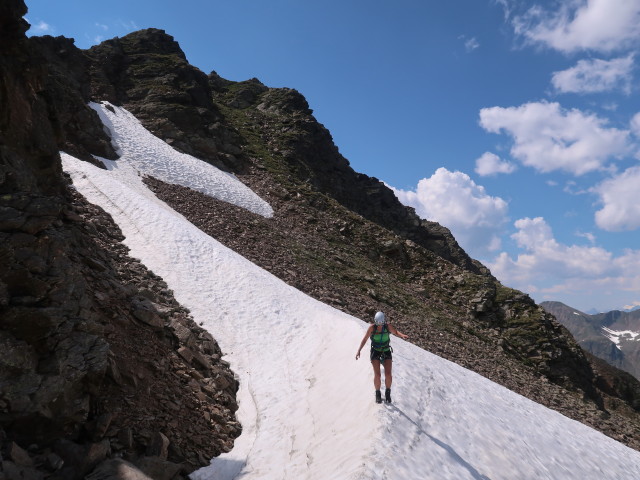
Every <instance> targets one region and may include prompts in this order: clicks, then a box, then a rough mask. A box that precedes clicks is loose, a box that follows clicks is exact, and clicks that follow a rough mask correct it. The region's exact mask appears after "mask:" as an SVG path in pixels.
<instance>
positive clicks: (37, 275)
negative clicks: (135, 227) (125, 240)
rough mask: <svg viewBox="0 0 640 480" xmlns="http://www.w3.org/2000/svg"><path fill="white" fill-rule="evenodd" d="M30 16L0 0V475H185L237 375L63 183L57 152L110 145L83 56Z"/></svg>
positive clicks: (228, 425) (232, 426) (227, 405)
mask: <svg viewBox="0 0 640 480" xmlns="http://www.w3.org/2000/svg"><path fill="white" fill-rule="evenodd" d="M25 13H26V7H25V4H24V3H23V2H22V1H13V0H10V1H5V2H2V4H0V105H2V109H1V110H0V459H1V460H2V462H1V468H0V477H1V476H3V475H4V476H5V477H6V478H43V477H47V478H60V479H74V478H84V476H85V475H86V474H88V473H89V472H90V471H91V470H92V469H93V468H94V467H96V466H97V465H99V464H100V463H101V462H103V461H104V460H105V459H107V458H109V457H111V456H118V457H125V458H126V459H127V460H128V461H129V462H131V464H132V465H135V467H136V468H139V469H140V471H142V472H158V471H161V470H162V471H165V472H173V475H172V477H173V478H184V475H186V473H188V472H190V471H192V470H193V469H194V468H196V467H198V466H202V465H206V464H208V463H209V459H210V458H211V457H213V456H215V455H218V454H220V453H221V452H222V451H227V450H229V449H230V448H231V446H232V443H233V439H234V438H235V437H236V436H237V435H238V434H239V432H240V426H239V425H238V424H237V423H235V418H234V412H235V410H236V409H237V405H236V403H235V392H236V389H237V382H236V381H235V379H234V376H233V374H232V373H231V372H230V370H229V369H228V365H227V364H225V363H224V362H223V361H222V360H220V356H221V352H220V350H219V348H218V346H217V344H216V342H215V340H214V339H213V338H212V337H211V336H210V335H208V334H207V333H206V332H205V331H203V330H202V329H201V328H199V327H198V326H197V325H195V324H194V322H193V320H192V319H191V318H190V316H189V314H188V312H187V311H186V310H185V309H184V308H182V307H180V306H179V305H178V304H177V302H176V301H175V300H174V299H173V296H172V294H171V292H170V291H168V290H167V286H166V284H164V282H162V279H160V278H158V277H156V276H155V275H153V274H152V273H151V272H148V271H147V270H146V268H144V267H143V266H142V265H140V264H139V263H138V262H136V261H134V260H133V259H131V258H129V257H128V256H127V251H126V248H125V247H123V246H122V245H121V244H120V241H121V240H122V235H121V233H120V232H119V230H118V229H117V227H116V226H115V225H114V224H113V222H112V221H111V219H110V217H108V216H107V215H106V214H104V212H102V211H101V210H99V209H97V208H95V207H93V206H91V205H88V204H87V203H86V202H85V201H84V200H83V199H82V198H81V197H79V196H78V195H77V194H76V193H75V192H74V191H73V190H72V189H69V187H68V182H67V179H66V178H65V177H64V176H63V175H62V171H61V165H60V158H59V155H58V151H59V150H61V149H64V150H67V151H69V152H71V153H74V154H75V155H78V156H80V157H82V158H86V159H91V156H90V154H94V155H100V156H105V157H112V158H113V157H114V156H115V152H114V151H113V148H112V147H111V143H110V139H109V138H108V137H107V136H106V134H105V133H104V130H103V127H102V125H101V123H100V122H99V119H98V117H97V115H96V114H95V113H94V112H93V111H92V110H91V109H89V108H88V107H87V106H86V101H87V100H88V98H89V94H90V89H89V83H88V81H87V79H88V70H87V65H88V63H87V61H86V58H85V57H84V54H82V53H81V52H80V51H79V50H77V49H76V48H75V47H74V46H73V44H72V42H71V41H69V40H67V39H63V38H56V39H53V38H50V37H49V38H42V39H35V38H34V39H29V40H28V39H26V38H25V36H24V32H25V30H26V29H27V27H28V25H27V24H26V22H25V21H24V20H23V19H22V17H23V15H24V14H25ZM140 355H142V358H143V360H141V357H140ZM158 439H161V440H162V441H160V443H159V444H158ZM158 445H159V447H158ZM27 447H28V449H27ZM151 476H152V477H153V478H158V477H157V476H156V475H155V474H153V475H151ZM166 478H169V477H166Z"/></svg>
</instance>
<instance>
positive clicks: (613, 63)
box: [551, 55, 634, 94]
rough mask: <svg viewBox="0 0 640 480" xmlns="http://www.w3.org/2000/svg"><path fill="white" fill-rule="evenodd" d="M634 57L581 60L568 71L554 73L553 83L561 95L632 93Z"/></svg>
mask: <svg viewBox="0 0 640 480" xmlns="http://www.w3.org/2000/svg"><path fill="white" fill-rule="evenodd" d="M633 63H634V62H633V55H628V56H626V57H620V58H613V59H611V60H601V59H598V58H594V59H590V60H579V61H578V63H577V64H576V65H575V66H574V67H571V68H569V69H567V70H562V71H558V72H553V74H552V77H551V83H552V84H553V86H554V88H555V89H556V90H557V91H558V92H561V93H595V92H606V91H611V90H615V89H621V90H622V91H624V92H625V93H627V94H629V93H631V80H632V78H633V73H632V71H633Z"/></svg>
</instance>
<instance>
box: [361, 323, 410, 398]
mask: <svg viewBox="0 0 640 480" xmlns="http://www.w3.org/2000/svg"><path fill="white" fill-rule="evenodd" d="M373 321H374V324H373V325H371V326H370V327H369V328H368V329H367V333H365V335H364V338H363V339H362V342H360V348H359V349H358V353H356V360H358V358H360V351H361V350H362V347H364V344H365V343H367V338H370V339H371V355H370V358H371V365H372V366H373V386H374V387H375V389H376V403H382V395H381V394H380V383H381V382H380V363H382V364H383V365H384V386H385V387H386V390H385V392H384V400H385V402H387V403H391V381H392V378H391V362H392V358H391V352H393V349H392V348H391V347H390V346H389V341H390V337H391V334H392V333H393V334H394V335H397V336H398V337H401V338H409V337H408V336H407V335H404V334H403V333H400V332H399V331H398V330H397V329H396V327H394V326H393V325H389V324H388V323H387V319H386V317H385V315H384V313H382V312H377V313H376V315H375V317H374V318H373Z"/></svg>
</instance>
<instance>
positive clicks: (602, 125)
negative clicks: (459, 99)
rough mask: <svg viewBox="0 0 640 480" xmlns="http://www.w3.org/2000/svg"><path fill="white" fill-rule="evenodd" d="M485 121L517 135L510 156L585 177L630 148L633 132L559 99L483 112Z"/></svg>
mask: <svg viewBox="0 0 640 480" xmlns="http://www.w3.org/2000/svg"><path fill="white" fill-rule="evenodd" d="M480 125H481V126H482V127H483V128H484V129H485V130H487V131H488V132H492V133H501V132H502V131H504V132H506V133H507V134H509V135H510V136H511V137H512V138H513V146H512V148H511V155H512V156H513V157H514V158H516V159H518V160H519V161H521V162H522V163H523V164H524V165H527V166H530V167H533V168H535V169H536V170H539V171H541V172H551V171H554V170H564V171H567V172H570V173H573V174H575V175H582V174H585V173H587V172H590V171H593V170H603V169H605V168H606V165H607V162H609V161H610V160H611V159H612V158H614V157H621V156H623V155H624V154H626V153H627V152H628V151H629V149H630V144H629V139H628V137H629V132H628V131H626V130H619V129H617V128H611V127H607V121H606V120H605V119H602V118H599V117H597V116H596V115H593V114H588V113H584V112H582V111H580V110H577V109H572V110H565V109H563V108H562V107H561V106H560V105H559V104H558V103H549V102H531V103H526V104H524V105H521V106H519V107H508V108H503V107H491V108H483V109H482V110H480Z"/></svg>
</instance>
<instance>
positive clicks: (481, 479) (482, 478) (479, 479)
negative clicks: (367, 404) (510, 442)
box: [387, 404, 491, 480]
mask: <svg viewBox="0 0 640 480" xmlns="http://www.w3.org/2000/svg"><path fill="white" fill-rule="evenodd" d="M387 407H388V408H389V409H390V410H393V411H396V412H398V413H399V414H400V415H402V416H403V417H404V418H406V419H407V420H409V421H410V422H411V423H412V424H413V425H414V426H415V427H416V430H417V431H418V433H419V434H420V435H424V436H425V437H427V438H429V439H430V440H431V441H432V442H433V443H435V444H436V445H438V446H439V447H440V448H442V449H443V450H445V451H446V452H447V453H448V454H449V455H450V456H451V458H453V460H454V461H455V462H456V463H458V464H460V465H462V466H463V467H464V468H466V469H467V470H468V471H469V473H470V474H471V475H473V478H474V480H491V479H490V478H489V477H487V476H486V475H483V474H481V473H480V472H479V471H478V470H476V469H475V467H474V466H473V465H471V464H470V463H469V462H467V461H466V460H465V459H464V458H462V457H461V456H460V455H458V453H457V452H456V451H455V450H454V449H453V448H452V447H451V446H450V445H448V444H446V443H444V442H443V441H442V440H439V439H437V438H436V437H434V436H433V435H429V434H428V433H427V432H425V431H424V430H423V429H422V427H421V426H420V425H418V424H417V423H416V422H415V421H413V419H411V418H410V417H409V416H408V415H407V414H406V413H404V412H403V411H402V410H401V409H399V408H398V407H397V406H396V405H394V404H391V405H387Z"/></svg>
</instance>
